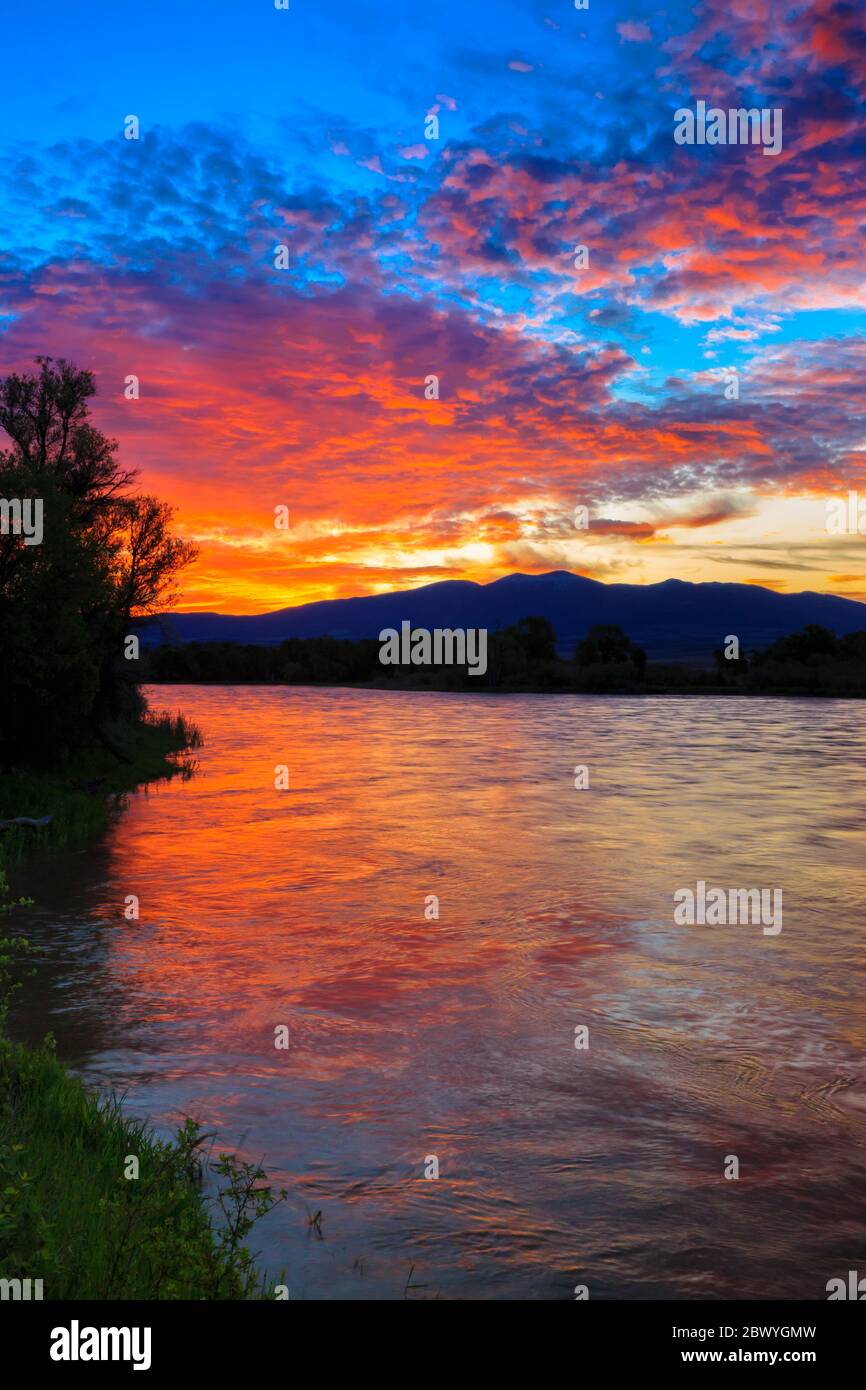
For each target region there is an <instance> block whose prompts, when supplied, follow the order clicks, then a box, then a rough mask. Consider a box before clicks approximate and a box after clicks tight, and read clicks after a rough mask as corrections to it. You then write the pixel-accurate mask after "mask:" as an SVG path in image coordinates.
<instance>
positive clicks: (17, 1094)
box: [0, 1040, 285, 1300]
mask: <svg viewBox="0 0 866 1390" xmlns="http://www.w3.org/2000/svg"><path fill="white" fill-rule="evenodd" d="M207 1139H208V1136H204V1135H202V1134H201V1132H200V1131H199V1129H198V1128H197V1126H195V1125H194V1124H193V1123H192V1121H189V1120H188V1121H187V1122H186V1124H185V1125H184V1126H183V1128H182V1129H180V1130H179V1131H178V1133H177V1136H176V1137H175V1139H174V1140H173V1141H172V1142H168V1143H166V1142H163V1141H161V1140H159V1139H157V1138H156V1137H154V1135H153V1134H152V1133H151V1132H150V1131H149V1129H148V1127H147V1125H146V1124H145V1123H143V1122H138V1121H135V1120H131V1119H127V1118H125V1117H124V1115H123V1114H122V1111H121V1107H120V1104H119V1103H118V1101H117V1100H116V1099H114V1098H110V1099H108V1100H104V1099H103V1100H100V1099H98V1098H97V1096H96V1095H94V1094H93V1093H92V1092H90V1091H88V1090H87V1089H86V1088H85V1087H84V1086H83V1085H82V1084H81V1083H80V1082H79V1081H78V1080H77V1079H76V1078H75V1077H73V1076H72V1075H71V1074H70V1073H69V1072H68V1071H67V1069H66V1068H65V1067H64V1066H63V1065H62V1063H60V1062H59V1061H58V1060H57V1058H56V1057H55V1056H54V1053H53V1050H52V1048H51V1046H50V1044H46V1045H44V1046H43V1047H41V1048H39V1049H31V1048H26V1047H21V1046H18V1045H16V1044H14V1043H11V1042H8V1041H6V1040H2V1041H0V1278H7V1279H12V1278H19V1279H42V1280H43V1297H44V1298H45V1299H51V1300H54V1299H209V1300H211V1299H250V1298H268V1297H273V1285H272V1284H271V1285H269V1286H266V1284H265V1277H264V1276H263V1275H262V1274H260V1273H259V1272H258V1271H257V1269H256V1267H255V1263H254V1256H253V1255H252V1254H251V1252H250V1251H249V1249H248V1248H247V1246H246V1245H245V1243H244V1241H245V1238H246V1236H247V1234H248V1232H249V1230H250V1229H251V1228H252V1225H253V1224H254V1222H255V1221H256V1220H258V1219H259V1217H261V1216H263V1215H264V1214H265V1213H266V1212H267V1211H268V1210H270V1208H271V1207H272V1206H273V1205H274V1204H275V1203H276V1202H278V1201H281V1200H282V1199H283V1197H284V1196H285V1194H284V1193H280V1194H277V1195H276V1196H275V1195H273V1194H272V1192H271V1189H270V1188H268V1187H263V1186H262V1185H261V1184H262V1179H263V1178H264V1176H265V1175H264V1174H263V1172H262V1171H261V1169H259V1168H257V1167H255V1165H251V1164H245V1163H239V1162H238V1161H237V1160H236V1159H234V1158H232V1157H230V1156H227V1155H220V1156H219V1157H218V1159H217V1160H216V1161H212V1162H211V1163H210V1166H211V1168H212V1169H213V1171H215V1172H216V1173H217V1174H218V1175H219V1177H220V1180H221V1186H220V1194H219V1197H218V1199H217V1201H218V1211H219V1213H220V1215H219V1219H218V1220H217V1221H215V1222H212V1220H211V1216H210V1214H209V1212H208V1207H207V1204H206V1203H205V1201H204V1200H203V1197H202V1192H201V1183H200V1179H201V1174H202V1170H203V1166H204V1165H205V1164H206V1163H207V1162H208V1159H207V1158H206V1156H205V1154H204V1146H205V1144H206V1142H207ZM131 1158H136V1159H137V1160H138V1174H139V1175H138V1177H128V1176H126V1174H127V1173H130V1172H132V1171H134V1168H133V1165H132V1163H131V1162H130V1159H131ZM281 1278H282V1276H281Z"/></svg>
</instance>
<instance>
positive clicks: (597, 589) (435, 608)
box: [143, 570, 866, 660]
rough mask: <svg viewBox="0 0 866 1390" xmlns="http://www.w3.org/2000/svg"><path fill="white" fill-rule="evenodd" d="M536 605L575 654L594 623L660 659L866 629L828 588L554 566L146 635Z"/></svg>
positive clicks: (859, 612)
mask: <svg viewBox="0 0 866 1390" xmlns="http://www.w3.org/2000/svg"><path fill="white" fill-rule="evenodd" d="M530 614H538V615H540V616H541V617H545V618H547V619H548V620H549V621H550V622H551V623H552V624H553V627H554V628H555V630H556V634H557V647H558V650H559V651H560V652H561V653H562V654H563V655H565V654H568V655H571V654H572V653H573V651H574V647H575V644H576V642H577V641H578V639H579V638H581V637H584V636H586V633H587V632H588V630H589V629H590V628H591V627H593V626H594V625H595V624H596V623H618V624H619V625H620V626H621V627H623V628H624V629H625V631H626V632H627V633H628V634H629V636H630V637H631V638H633V639H634V641H636V642H638V643H639V644H640V645H641V646H642V647H644V648H645V649H646V651H647V653H648V655H649V656H650V658H652V659H654V660H678V659H686V658H688V659H691V660H695V659H697V658H709V656H710V654H711V652H712V651H713V649H714V648H716V647H719V646H721V645H723V643H724V639H725V637H726V636H727V635H728V634H729V633H733V634H736V636H737V637H739V639H740V646H741V649H743V650H747V649H749V648H752V647H761V646H766V645H767V644H768V643H770V642H773V641H775V640H776V638H777V637H782V636H784V635H785V634H787V633H789V632H794V631H796V630H797V629H799V628H803V627H805V626H806V624H807V623H819V624H821V625H822V626H823V627H826V628H829V629H830V631H831V632H835V633H836V634H837V635H838V636H842V635H844V634H845V633H847V632H862V631H866V604H863V603H857V602H855V601H854V600H853V599H845V598H835V597H833V596H832V595H829V594H815V593H810V592H807V593H802V594H777V593H774V592H773V591H772V590H771V589H762V588H760V587H758V586H757V585H754V584H689V583H686V582H685V581H683V580H680V579H666V580H664V581H663V582H662V583H661V584H646V585H641V584H601V583H599V582H598V581H597V580H595V579H585V578H583V577H582V576H581V575H577V574H570V573H569V572H568V571H567V570H554V571H553V572H552V573H550V574H509V575H506V576H505V578H504V579H496V580H494V581H493V582H492V583H491V584H475V583H472V582H471V581H469V580H463V579H446V580H443V581H442V582H441V583H438V584H425V585H424V586H423V588H420V589H410V590H403V591H401V592H399V593H390V594H374V595H371V596H369V597H365V598H346V599H328V600H325V601H323V602H321V603H304V604H300V605H299V606H298V607H297V608H281V609H279V610H277V611H276V612H274V613H260V614H256V615H254V616H249V617H247V616H232V615H229V614H222V613H175V614H171V615H170V616H168V617H165V618H163V619H161V620H160V622H161V624H162V625H163V628H164V633H160V631H159V627H158V625H152V626H149V627H148V628H147V629H145V630H143V640H144V643H145V644H148V643H153V642H159V641H162V640H166V637H167V639H168V640H170V641H180V642H194V641H195V642H255V643H261V644H264V645H272V644H273V643H277V642H282V641H284V640H285V639H286V638H287V637H325V636H330V637H345V638H351V639H353V640H357V639H358V638H361V637H374V638H377V637H378V636H379V633H380V631H381V630H382V628H386V627H393V628H398V629H399V627H400V624H401V622H402V621H403V620H404V619H408V620H409V622H411V623H412V625H413V626H414V627H426V628H434V627H451V628H455V627H463V628H466V627H486V628H488V629H490V630H493V631H495V630H496V629H497V628H501V627H507V626H509V625H510V624H511V623H515V622H517V621H518V620H519V619H520V618H524V617H527V616H529V615H530Z"/></svg>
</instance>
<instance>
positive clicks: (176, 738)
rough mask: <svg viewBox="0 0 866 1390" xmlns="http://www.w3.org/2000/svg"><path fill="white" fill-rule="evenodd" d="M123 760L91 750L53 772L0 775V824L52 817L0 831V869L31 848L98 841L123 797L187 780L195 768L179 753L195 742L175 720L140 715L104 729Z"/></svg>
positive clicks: (190, 729)
mask: <svg viewBox="0 0 866 1390" xmlns="http://www.w3.org/2000/svg"><path fill="white" fill-rule="evenodd" d="M109 733H110V736H111V740H112V744H113V746H114V747H115V748H116V749H117V750H118V752H120V753H122V754H123V755H124V758H125V759H127V761H124V760H123V759H121V758H119V757H117V756H116V755H115V753H113V752H111V751H109V749H108V748H106V747H103V746H102V745H92V746H90V747H88V748H86V749H84V750H82V751H80V752H78V753H76V754H74V755H72V756H70V757H69V758H68V759H66V760H65V761H64V762H62V763H58V764H57V766H56V767H38V768H36V767H27V768H15V769H12V770H11V771H9V772H4V773H3V774H2V776H0V820H6V819H10V820H11V819H12V818H14V817H16V816H32V817H33V818H34V819H36V818H39V817H41V816H49V815H50V816H52V817H53V820H52V822H51V825H50V826H47V827H45V828H44V829H42V828H40V829H38V830H34V829H32V828H31V827H29V826H22V827H19V826H13V827H11V828H10V829H8V830H3V831H0V864H2V863H6V864H10V863H13V862H15V861H16V860H18V859H20V858H21V857H22V855H26V854H27V853H28V852H30V851H32V850H35V849H45V848H55V849H63V848H65V847H67V846H69V845H75V844H79V843H81V842H82V841H85V840H88V839H90V838H92V837H93V836H95V835H98V834H100V833H101V831H103V830H104V829H105V828H106V826H107V825H108V823H109V821H110V819H111V817H112V815H113V814H114V812H115V811H116V809H117V806H118V803H119V802H121V803H122V799H123V797H124V795H125V794H126V793H127V792H130V791H132V790H133V789H134V788H135V787H137V786H140V785H141V784H142V783H144V782H153V781H157V780H159V779H160V778H163V777H173V776H177V775H180V776H189V775H191V773H192V771H193V770H194V767H195V764H194V762H193V761H192V759H191V758H190V756H189V753H188V751H187V750H189V749H191V748H197V747H198V746H199V745H200V744H201V736H200V734H199V732H198V730H197V729H196V728H195V726H194V725H192V724H189V723H188V722H187V721H186V720H185V719H184V718H183V716H182V715H180V714H178V715H169V714H162V715H147V716H146V717H145V718H144V719H143V720H142V721H141V722H140V723H138V724H136V725H123V726H118V727H117V728H114V729H111V730H109Z"/></svg>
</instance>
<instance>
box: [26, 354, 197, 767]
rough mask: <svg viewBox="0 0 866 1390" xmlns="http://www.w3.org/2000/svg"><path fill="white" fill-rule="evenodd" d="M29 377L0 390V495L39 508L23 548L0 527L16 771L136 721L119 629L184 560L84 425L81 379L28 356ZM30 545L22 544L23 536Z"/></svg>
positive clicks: (162, 594) (113, 448) (156, 509)
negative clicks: (1, 439) (0, 436)
mask: <svg viewBox="0 0 866 1390" xmlns="http://www.w3.org/2000/svg"><path fill="white" fill-rule="evenodd" d="M37 365H38V367H39V371H38V374H33V375H28V374H23V375H22V374H18V373H13V374H12V375H10V376H8V377H6V378H5V379H3V380H0V428H2V429H3V430H4V431H5V432H6V434H7V435H8V437H9V439H10V440H11V448H7V449H5V450H0V499H6V500H7V501H10V500H13V501H15V502H16V503H17V502H22V503H23V502H24V501H25V500H26V499H30V501H31V504H33V505H34V506H35V504H36V503H37V502H38V503H40V504H41V508H42V534H41V537H39V538H38V541H37V543H28V538H27V536H26V535H24V534H23V533H22V532H21V530H20V528H17V529H16V526H15V525H13V524H11V523H10V520H9V517H10V514H9V513H8V509H7V513H6V514H5V515H6V524H5V525H4V526H3V527H2V531H0V662H2V670H0V760H3V761H5V762H6V763H7V764H8V763H9V762H11V761H12V760H13V759H16V760H19V761H27V760H30V759H33V758H35V757H36V756H37V755H38V754H39V753H51V752H52V751H54V750H56V749H58V748H62V747H71V746H73V745H75V744H78V743H81V742H84V741H87V739H88V738H90V737H93V736H94V735H95V734H96V735H101V736H104V731H103V730H102V727H101V726H102V721H103V720H104V719H106V718H115V717H121V716H124V715H126V716H129V717H135V716H136V715H137V714H138V713H140V711H141V708H142V703H141V700H140V697H139V694H138V688H137V663H136V662H134V661H126V660H124V651H123V641H124V638H125V637H126V636H127V635H128V634H129V631H130V624H131V621H132V619H134V618H135V617H138V616H143V615H145V614H148V613H152V612H153V611H154V608H155V606H156V605H157V604H158V603H165V602H166V601H167V599H169V598H170V597H171V593H172V586H173V581H174V579H175V576H176V575H177V573H178V571H179V570H180V569H181V568H182V567H183V566H184V565H186V564H188V563H189V562H190V561H191V560H192V558H193V557H194V554H195V552H194V550H193V548H192V547H191V546H189V545H187V544H186V543H184V542H182V541H179V540H177V539H176V538H174V537H172V536H171V534H170V529H169V527H170V521H171V511H170V508H168V507H167V506H166V505H165V504H164V503H161V502H158V501H157V500H156V499H155V498H153V497H143V496H136V495H133V494H132V493H131V492H130V491H129V489H130V487H131V485H132V483H133V481H134V474H133V473H131V472H129V471H127V470H125V469H123V468H122V467H121V466H120V464H119V462H118V460H117V443H116V441H114V440H112V439H108V438H107V437H106V436H105V435H103V434H102V433H101V432H100V431H99V430H97V429H95V428H94V427H93V425H92V424H91V423H90V419H89V401H90V399H91V397H92V396H93V395H94V394H95V390H96V386H95V382H94V379H93V374H92V373H91V372H87V371H80V370H78V369H77V368H76V367H74V366H73V365H72V364H71V363H69V362H66V361H64V360H59V361H57V362H54V361H53V359H52V358H50V357H40V358H37ZM30 540H31V541H32V540H34V537H31V538H30Z"/></svg>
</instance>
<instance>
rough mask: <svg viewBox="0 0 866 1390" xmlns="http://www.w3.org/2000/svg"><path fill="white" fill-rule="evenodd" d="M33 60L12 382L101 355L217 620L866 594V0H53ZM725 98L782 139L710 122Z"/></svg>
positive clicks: (1, 267) (10, 21) (23, 140)
mask: <svg viewBox="0 0 866 1390" xmlns="http://www.w3.org/2000/svg"><path fill="white" fill-rule="evenodd" d="M4 59H5V61H4V64H3V68H4V79H3V80H4V99H3V103H2V109H0V374H2V373H5V372H7V371H13V370H15V371H21V370H27V369H29V368H30V367H31V366H32V362H33V359H34V357H35V356H36V355H37V354H41V353H48V354H51V355H52V356H54V357H67V358H70V359H72V360H73V361H74V362H75V363H76V364H77V365H79V366H81V367H88V368H91V369H92V370H93V372H94V373H95V377H96V380H97V384H98V395H97V397H96V399H95V401H94V418H95V422H96V424H97V425H98V426H99V427H100V428H102V429H104V430H106V431H107V432H108V433H109V434H111V435H112V436H114V437H115V438H117V440H118V441H119V444H120V458H121V460H122V462H123V463H124V464H125V465H126V466H132V467H135V468H137V469H138V470H139V473H140V487H141V488H142V489H143V490H146V491H148V492H153V493H155V494H156V495H157V496H159V497H161V498H162V499H164V500H166V501H168V502H170V503H171V504H172V505H173V506H174V507H175V508H176V513H175V520H176V527H177V530H178V532H179V533H180V534H182V535H183V536H184V537H185V538H187V539H189V540H191V541H193V542H194V543H195V544H196V546H197V547H198V549H199V559H198V561H197V563H196V564H195V566H194V567H193V568H192V569H190V570H189V571H188V572H187V573H186V575H185V577H184V580H183V592H182V595H181V602H180V607H181V608H182V609H185V610H188V611H192V610H208V609H216V610H219V611H222V612H236V613H244V612H259V611H264V610H270V609H275V608H281V607H284V606H287V605H290V604H295V603H303V602H307V601H310V600H314V599H323V598H332V597H344V596H348V595H353V594H367V593H377V592H382V591H384V590H388V589H398V588H414V587H417V586H418V585H420V584H426V583H430V582H433V581H436V580H439V579H449V578H464V579H475V580H479V581H482V582H486V581H489V580H492V579H496V578H498V577H500V576H501V575H503V574H507V573H511V572H515V571H519V572H523V573H543V572H545V571H548V570H554V569H569V570H572V571H574V572H576V573H580V574H585V575H589V576H590V577H592V578H595V579H599V580H602V581H605V582H627V583H654V582H657V581H659V580H662V579H666V578H669V577H675V578H679V579H687V580H717V581H738V582H746V583H755V584H760V585H764V586H766V587H772V588H775V589H777V590H779V591H781V592H795V591H799V590H803V589H813V590H818V591H821V592H826V593H836V594H841V595H844V596H847V597H852V598H861V599H866V564H864V554H866V534H859V533H858V531H857V529H856V526H855V527H854V528H849V530H848V531H847V532H843V533H842V534H836V533H835V532H831V531H828V520H827V519H828V504H830V503H831V502H832V503H834V504H838V501H839V499H847V497H848V494H849V493H850V492H854V493H856V494H857V497H856V498H855V504H854V505H855V511H856V506H857V503H858V500H859V501H861V502H862V511H863V513H864V521H863V525H862V531H863V532H864V533H866V405H864V392H863V379H864V367H866V261H864V251H863V246H864V223H866V164H864V153H866V125H864V104H866V10H864V8H863V6H862V3H859V0H858V3H850V4H849V3H837V2H836V0H797V3H791V2H790V0H699V3H684V2H683V0H668V3H667V4H664V3H659V0H647V3H644V2H643V0H589V3H588V5H587V6H586V7H585V8H582V9H577V8H576V5H575V3H574V0H495V3H493V2H492V0H469V3H466V0H463V3H459V4H458V3H453V0H439V2H438V3H435V4H432V3H431V4H417V5H413V4H408V3H406V0H288V8H285V9H283V8H281V9H277V8H276V5H275V4H274V3H273V0H206V2H205V0H184V3H182V4H179V3H178V0H172V3H171V4H168V3H165V2H164V0H151V3H149V4H148V5H146V6H129V7H124V6H117V5H114V4H108V3H87V2H86V0H84V2H83V3H77V4H76V5H75V6H69V5H68V4H65V3H62V4H61V3H57V2H56V0H48V2H47V3H41V4H40V5H39V6H38V8H37V9H36V10H34V9H33V8H32V7H27V6H20V7H17V10H16V11H12V10H9V11H7V13H6V15H5V16H4ZM699 101H705V102H706V103H707V105H708V107H717V108H720V109H722V110H723V111H727V110H728V109H731V108H756V109H758V110H767V111H768V112H772V111H778V112H781V129H782V147H781V149H780V150H779V152H778V153H777V154H775V155H772V154H767V153H765V150H764V148H763V146H762V145H761V144H734V143H732V144H711V143H705V144H697V143H694V144H680V143H678V142H677V141H676V140H675V129H676V125H677V120H676V117H675V113H676V112H677V111H678V110H683V109H689V110H697V103H698V102H699ZM131 117H135V118H136V122H137V131H136V132H135V133H137V136H138V138H127V137H128V135H129V134H130V133H132V132H133V131H134V130H135V125H134V123H133V122H131V121H130V118H131ZM578 247H585V248H586V249H585V252H583V253H581V254H578V253H577V248H578ZM279 248H285V249H284V250H283V251H280V250H279ZM132 376H134V377H136V378H137V379H138V392H139V394H138V398H134V396H133V398H128V395H129V390H130V388H129V387H128V386H127V382H128V379H129V378H130V377H132ZM431 378H436V381H435V382H433V381H431ZM437 391H438V398H437V396H436V392H437ZM858 489H859V491H858ZM277 508H287V509H288V516H289V525H288V527H286V528H283V527H278V526H277V525H276V524H275V509H277ZM581 508H585V511H581V510H580V509H581ZM282 515H283V513H280V516H282Z"/></svg>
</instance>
